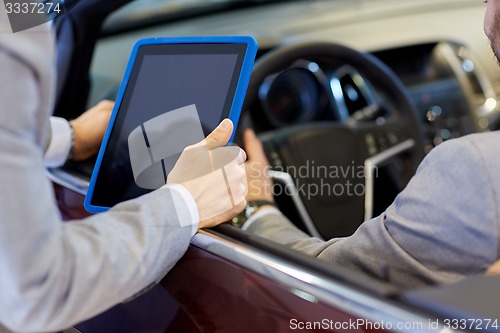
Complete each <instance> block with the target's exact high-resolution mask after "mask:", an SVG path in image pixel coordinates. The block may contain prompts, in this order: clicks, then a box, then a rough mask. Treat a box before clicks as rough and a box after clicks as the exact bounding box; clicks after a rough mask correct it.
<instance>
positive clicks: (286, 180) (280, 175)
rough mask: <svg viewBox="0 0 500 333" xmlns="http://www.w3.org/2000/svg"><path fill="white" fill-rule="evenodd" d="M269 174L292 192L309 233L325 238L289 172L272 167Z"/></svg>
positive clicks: (288, 191) (286, 190)
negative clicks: (317, 227)
mask: <svg viewBox="0 0 500 333" xmlns="http://www.w3.org/2000/svg"><path fill="white" fill-rule="evenodd" d="M268 174H269V177H271V178H272V179H273V180H275V181H277V182H280V183H282V184H284V185H285V192H286V193H287V194H290V197H291V198H292V201H293V203H294V204H295V207H296V208H297V211H298V213H299V215H300V217H301V218H302V221H303V222H304V225H305V227H306V229H307V231H308V232H309V234H310V235H311V236H314V237H317V238H319V239H321V240H323V237H322V236H321V234H320V233H319V231H318V229H316V226H315V225H314V223H313V221H312V219H311V216H310V215H309V213H308V212H307V209H306V206H305V205H304V202H303V201H302V198H301V197H300V193H299V190H298V189H297V186H295V183H294V181H293V178H292V176H291V175H290V174H289V173H288V172H284V171H276V170H272V169H271V170H269V171H268Z"/></svg>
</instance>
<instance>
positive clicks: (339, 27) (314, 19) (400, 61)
mask: <svg viewBox="0 0 500 333" xmlns="http://www.w3.org/2000/svg"><path fill="white" fill-rule="evenodd" d="M483 13H484V7H483V5H482V4H481V3H480V2H479V1H476V0H474V1H472V0H461V1H451V0H450V1H435V0H429V1H407V2H398V3H395V1H388V0H386V1H382V0H380V1H361V2H359V3H357V4H353V2H352V1H302V2H300V1H289V2H288V1H281V2H280V1H269V3H268V2H266V1H145V0H139V1H136V2H132V3H130V4H127V5H125V6H124V7H122V8H121V9H120V10H118V11H116V12H115V13H113V14H112V15H111V16H110V17H109V18H108V20H107V21H106V22H105V23H104V29H103V33H102V35H100V38H99V39H98V40H97V43H96V45H95V52H93V58H92V61H91V63H89V68H88V71H89V73H90V75H89V79H90V82H91V86H90V90H89V94H88V98H87V99H86V100H85V103H86V105H85V106H90V105H93V104H95V103H97V102H98V101H99V100H101V99H104V98H110V99H113V98H114V96H115V95H116V92H117V88H118V86H119V83H120V80H121V77H122V75H123V71H124V68H125V65H126V62H127V59H128V55H129V54H130V48H131V46H132V45H133V43H134V42H135V41H136V40H137V39H139V38H142V37H151V36H182V35H205V34H208V35H231V34H252V35H254V36H255V37H256V38H257V39H258V41H259V44H260V46H261V48H260V50H259V55H258V59H257V61H259V59H264V57H265V56H266V54H269V53H270V52H271V51H273V50H274V49H277V48H278V47H279V46H283V45H290V44H294V43H297V44H298V43H302V42H305V43H307V42H317V41H323V42H329V43H335V44H342V45H347V46H349V47H352V48H354V49H356V50H361V51H363V52H369V53H370V54H371V55H374V56H375V57H376V58H377V59H378V60H380V61H382V62H383V63H384V64H385V65H387V66H388V67H389V68H390V70H391V71H393V72H394V74H395V75H396V76H397V77H398V79H399V80H400V81H401V83H402V84H403V85H404V88H405V89H406V90H405V93H406V94H408V96H409V98H410V99H411V103H412V107H414V108H415V112H416V113H417V121H418V123H419V125H421V126H422V136H423V138H422V142H420V143H419V145H421V148H422V151H423V154H426V153H428V152H430V151H431V150H432V149H434V147H435V146H437V145H439V144H441V143H442V142H444V141H447V140H449V139H452V138H455V137H460V136H464V135H468V134H471V133H477V132H481V131H485V130H486V131H489V130H497V129H498V126H499V120H500V116H499V109H498V108H497V102H498V100H499V99H498V91H500V90H499V86H498V82H499V81H500V74H498V72H499V71H498V69H497V67H496V66H497V65H496V63H495V61H492V56H491V53H490V50H489V49H488V43H487V41H486V40H485V37H484V36H483V32H482V23H481V21H482V17H483ZM359 15H362V18H363V19H362V20H361V19H358V20H353V19H352V18H353V17H358V18H359V17H361V16H359ZM428 22H434V23H435V25H434V26H431V25H430V24H428ZM395 26H398V27H401V29H397V31H395V30H394V27H395ZM415 26H418V29H415V28H414V27H415ZM283 73H285V74H283ZM70 75H71V72H70ZM280 75H281V77H279V76H280ZM277 78H278V79H277ZM372 81H373V80H372V78H369V77H368V76H366V75H364V73H361V72H360V71H358V70H357V69H356V68H353V67H352V66H343V65H342V64H338V63H335V62H334V61H331V60H330V59H329V58H328V57H327V56H324V55H322V56H321V57H316V58H314V59H305V58H304V59H299V61H297V62H294V63H293V64H287V65H286V66H284V67H279V66H278V67H277V69H276V71H274V72H270V73H268V75H266V76H265V77H263V80H262V84H261V85H259V86H257V87H256V90H255V91H249V95H250V94H252V93H253V94H254V96H255V100H254V101H252V103H248V104H246V105H245V108H247V110H246V111H248V110H250V111H251V113H250V116H249V117H247V119H246V120H245V119H242V123H245V122H246V121H248V120H249V121H250V122H251V123H252V124H253V126H254V128H255V129H256V131H257V132H258V133H259V134H260V135H261V138H266V137H267V138H269V140H268V142H267V144H266V149H268V151H267V152H268V158H269V160H270V162H271V164H272V165H273V167H275V168H274V171H277V172H282V171H287V170H286V169H285V168H280V167H279V166H280V163H281V166H282V164H283V163H289V164H293V163H296V159H295V157H296V156H295V155H293V152H294V151H296V150H297V148H296V147H297V146H294V145H292V143H290V142H291V141H293V140H291V139H290V138H292V139H294V140H295V139H296V138H297V137H298V134H297V133H298V132H296V131H295V129H296V128H298V126H299V125H300V126H302V129H303V130H304V132H301V133H307V134H308V135H307V137H308V138H309V139H311V138H313V139H316V137H314V135H318V133H319V131H318V128H316V127H314V128H313V127H312V125H311V124H316V123H321V124H322V129H323V130H324V129H325V128H327V127H328V126H330V125H331V124H332V123H345V124H348V123H352V122H358V123H362V122H364V121H367V122H369V121H372V122H375V123H376V122H379V123H381V124H385V123H386V122H388V121H390V119H391V117H392V116H393V115H394V113H392V111H393V110H394V109H395V108H394V101H390V102H389V103H384V100H387V99H386V97H387V96H385V95H384V94H383V93H381V92H380V91H379V90H377V88H373V82H372ZM290 82H292V83H294V84H290ZM273 84H274V85H273ZM325 86H326V87H325ZM273 89H274V90H273ZM280 89H281V90H280ZM283 91H284V92H283ZM290 91H291V92H292V93H290ZM335 94H337V95H335ZM297 96H302V97H303V98H302V99H300V98H295V99H294V97H297ZM304 96H305V97H304ZM283 99H286V101H287V102H288V103H289V104H288V105H287V107H288V108H286V107H285V108H281V109H279V108H278V106H279V104H280V103H279V101H282V100H283ZM381 100H382V102H381ZM311 101H312V102H311ZM332 110H333V111H332ZM329 111H332V112H330V113H329ZM61 112H62V113H61V115H63V116H66V115H67V114H65V113H64V110H61ZM248 118H249V119H248ZM294 126H295V127H294ZM307 126H311V127H310V129H312V130H311V131H309V132H308V131H307ZM292 127H293V130H292V129H291V128H292ZM320 127H321V126H320ZM273 131H274V132H273ZM325 131H326V130H325ZM276 133H277V134H279V135H277V134H276ZM309 134H310V135H309ZM396 134H397V133H396ZM326 135H327V134H325V137H327V138H328V139H329V140H320V139H323V138H324V137H320V138H318V140H317V141H314V140H312V139H311V141H310V142H307V143H306V144H304V145H303V147H302V148H303V150H304V154H306V153H308V154H313V153H314V152H313V151H312V150H313V149H310V150H309V149H306V148H307V147H312V146H313V144H314V143H315V142H327V144H325V147H320V148H321V149H320V153H321V152H322V151H327V150H328V151H331V150H334V148H336V147H340V148H346V147H347V148H349V147H350V146H349V145H348V142H347V141H343V140H344V139H346V138H349V137H348V136H347V135H345V136H341V135H339V136H336V137H329V136H326ZM412 139H413V138H412V137H410V136H404V137H402V140H401V141H398V142H397V143H396V144H395V145H394V147H397V148H398V149H396V150H391V154H389V156H387V155H384V156H382V157H383V158H382V157H380V156H379V154H378V152H382V151H386V149H383V147H382V146H383V145H384V144H388V142H389V141H390V138H389V137H386V136H384V135H381V136H376V135H375V136H374V141H375V142H376V144H375V146H374V148H373V149H376V150H377V153H374V154H372V155H370V156H369V157H371V158H373V157H377V159H372V160H371V161H372V162H373V163H375V165H376V166H377V167H378V172H379V173H378V176H379V177H378V178H377V179H376V182H374V183H372V184H371V186H372V188H371V190H372V195H373V198H372V200H373V201H372V211H371V214H369V215H370V216H368V215H367V214H366V209H365V208H366V205H365V204H366V201H365V198H364V197H363V198H362V199H360V200H359V202H355V203H353V205H361V206H362V208H361V209H358V210H356V211H355V212H354V213H352V210H343V208H344V207H345V206H346V205H345V202H346V201H342V200H338V201H335V200H332V202H328V203H329V204H331V205H337V208H338V210H337V211H333V212H332V211H327V210H326V209H325V208H324V207H325V206H327V205H326V204H324V202H326V201H327V199H325V200H323V201H321V200H318V202H309V203H308V202H304V200H301V198H300V195H301V194H300V192H299V193H297V195H282V196H280V197H279V198H277V200H278V204H279V205H280V208H282V210H283V211H284V213H285V214H286V215H287V216H288V217H289V218H290V220H292V221H293V222H294V223H295V224H296V225H297V226H298V227H299V228H300V229H302V230H303V231H305V232H307V233H309V234H311V235H313V236H318V237H322V238H324V239H328V238H331V237H336V236H348V235H350V234H352V232H354V230H356V228H357V227H358V225H359V224H360V223H361V222H362V221H363V220H365V219H366V218H367V217H368V218H370V217H373V216H377V215H378V214H381V213H382V212H383V211H384V210H385V209H386V208H387V206H388V205H389V204H390V203H391V202H392V200H393V199H394V197H395V196H396V195H397V194H398V193H399V192H400V191H401V189H402V188H404V186H405V185H406V183H407V181H408V179H409V176H408V173H410V174H411V173H412V172H414V170H413V169H412V168H407V164H408V162H409V161H410V162H411V160H409V159H408V152H409V150H410V149H412V148H413V147H415V141H411V140H412ZM297 140H298V139H297ZM384 140H385V141H384ZM313 141H314V142H313ZM332 142H342V144H341V145H338V146H333V143H332ZM384 142H385V143H384ZM399 144H403V145H399ZM304 147H305V148H304ZM340 148H339V149H340ZM347 148H346V149H347ZM385 148H393V146H389V147H385ZM323 155H325V154H317V155H314V156H320V157H324V156H323ZM422 157H423V156H419V157H415V159H419V158H422ZM324 159H325V161H326V162H328V161H329V160H328V158H327V157H324ZM351 161H352V159H347V164H348V165H351V164H350V163H351ZM365 161H366V159H364V160H361V161H356V163H358V164H356V166H364V163H365ZM326 162H325V163H326ZM93 163H94V161H93V160H89V161H86V162H84V163H77V164H74V163H73V164H71V163H70V164H67V165H66V166H65V167H64V168H62V169H55V170H50V172H51V176H52V177H53V180H54V181H55V182H58V183H60V184H62V185H63V186H65V187H70V188H72V189H73V190H74V191H76V192H78V193H80V194H84V193H85V191H86V186H88V179H89V177H90V174H91V171H92V168H93ZM297 163H298V162H297ZM296 166H297V167H300V165H298V164H297V165H296ZM405 172H406V173H405ZM289 174H290V173H289ZM275 176H278V177H277V178H279V176H281V178H279V180H280V181H281V186H287V184H288V185H289V184H292V185H293V184H295V187H296V188H297V190H299V189H300V186H297V182H296V179H293V178H287V176H286V175H284V174H283V173H281V174H275ZM292 176H293V175H292ZM365 176H367V174H366V173H364V174H363V177H361V178H362V181H361V182H362V184H363V185H364V186H365V190H366V184H367V183H365V179H364V178H365ZM297 198H299V200H297ZM73 209H74V207H73ZM331 215H335V216H338V217H340V216H342V217H343V218H344V220H349V219H355V223H354V225H346V226H344V227H345V228H343V229H342V232H340V231H339V230H341V227H342V226H340V225H338V226H336V227H335V228H332V227H331V225H330V224H329V223H330V221H331V218H330V216H331ZM332 230H333V231H332ZM335 232H339V233H338V234H335ZM192 244H193V246H194V247H196V248H198V249H202V250H204V251H207V252H210V253H213V254H216V255H217V256H219V257H221V258H224V259H226V260H228V261H230V262H231V263H232V264H235V265H241V266H242V267H245V269H249V270H252V271H254V272H257V273H259V274H261V275H262V276H265V277H266V278H269V279H274V280H275V281H278V282H279V283H280V284H282V285H285V286H287V288H288V289H289V290H292V289H293V290H295V291H296V292H297V293H300V292H301V291H302V292H303V294H301V295H302V296H303V297H305V298H308V299H310V300H312V301H311V302H314V301H319V302H325V303H326V304H329V305H335V306H338V307H340V308H341V309H342V310H343V311H347V312H349V311H353V312H355V313H357V314H358V315H359V316H368V317H370V318H371V319H372V320H377V318H378V319H379V320H382V319H386V320H390V321H392V322H397V321H398V320H404V321H407V322H410V321H416V322H422V323H424V324H426V325H428V321H429V320H433V321H435V320H438V319H439V321H440V323H441V324H443V325H441V326H440V328H450V329H456V330H460V329H461V330H463V331H469V330H471V329H469V328H470V326H467V327H466V329H463V325H458V326H457V325H455V326H451V325H452V324H453V323H451V322H450V327H445V326H444V324H445V322H444V321H443V320H444V319H459V320H462V319H478V320H479V319H491V320H494V319H496V318H500V313H499V312H498V311H499V310H498V309H500V306H499V304H498V299H499V298H498V297H496V296H497V295H495V293H490V292H489V291H491V290H497V289H498V286H499V283H500V282H499V280H498V278H486V277H477V278H471V279H466V280H464V281H462V282H460V283H458V284H451V285H443V286H429V287H426V288H417V289H416V290H409V291H408V290H403V289H401V288H398V287H396V286H395V285H392V284H390V283H387V282H386V281H381V280H378V279H376V278H374V277H373V276H371V275H370V274H367V273H366V272H360V271H353V270H350V269H346V268H345V267H342V266H340V265H331V264H328V263H325V262H321V261H318V260H316V259H314V258H311V257H306V256H305V255H303V254H302V253H299V252H295V251H292V250H290V249H288V248H286V247H284V246H282V245H279V244H275V243H272V242H270V241H268V240H265V239H263V238H261V237H259V236H256V235H252V234H250V233H248V232H244V231H241V230H237V229H234V228H232V227H230V226H223V227H219V228H217V229H215V230H213V231H208V232H202V233H201V234H200V235H198V236H196V237H195V238H194V240H193V243H192ZM377 316H378V317H377ZM499 320H500V319H499ZM459 323H460V322H459ZM469 324H479V321H471V322H470V323H467V325H469ZM478 327H481V328H484V329H485V330H486V331H488V330H489V331H495V326H494V325H490V326H489V328H488V329H486V327H485V326H478ZM423 328H428V326H423ZM496 328H498V326H496ZM403 331H404V330H403ZM406 331H411V329H407V330H406Z"/></svg>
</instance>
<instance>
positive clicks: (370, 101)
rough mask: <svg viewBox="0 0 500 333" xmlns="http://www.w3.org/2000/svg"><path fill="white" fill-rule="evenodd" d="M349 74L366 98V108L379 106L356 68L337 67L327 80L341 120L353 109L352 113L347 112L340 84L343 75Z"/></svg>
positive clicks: (348, 66) (347, 116)
mask: <svg viewBox="0 0 500 333" xmlns="http://www.w3.org/2000/svg"><path fill="white" fill-rule="evenodd" d="M347 75H349V76H350V77H351V78H352V81H353V82H354V84H355V85H356V87H357V88H358V89H359V91H360V92H361V94H362V95H363V96H362V97H363V98H364V99H365V100H366V103H367V106H366V108H377V109H378V108H379V106H378V103H377V99H376V97H375V95H374V93H373V91H372V89H371V88H370V86H369V83H368V81H366V80H365V79H364V77H363V76H362V75H361V74H360V73H359V72H358V71H357V70H356V69H354V67H352V66H350V65H345V66H342V67H340V68H339V69H337V70H336V71H335V72H334V73H333V74H332V75H331V77H330V78H329V80H328V83H329V84H328V87H329V92H330V93H331V96H333V102H334V103H335V105H336V106H337V110H338V112H339V114H340V118H341V120H348V119H349V118H350V115H351V114H352V113H354V112H355V111H359V110H352V111H353V112H352V113H349V110H348V109H347V105H346V103H345V98H344V89H343V88H342V84H341V83H340V79H341V78H342V77H344V76H347Z"/></svg>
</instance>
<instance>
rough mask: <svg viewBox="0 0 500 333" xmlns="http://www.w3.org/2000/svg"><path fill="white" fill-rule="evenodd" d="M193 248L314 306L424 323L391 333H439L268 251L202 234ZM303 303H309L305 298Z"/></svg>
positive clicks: (375, 319)
mask: <svg viewBox="0 0 500 333" xmlns="http://www.w3.org/2000/svg"><path fill="white" fill-rule="evenodd" d="M191 244H192V245H193V246H196V247H198V248H200V249H203V250H205V251H208V252H210V253H212V254H215V255H217V256H219V257H221V258H223V259H226V260H228V261H230V262H233V263H236V264H238V265H239V266H242V267H244V268H247V269H249V270H251V271H253V272H256V273H258V274H260V275H263V276H264V277H266V278H268V279H271V280H272V281H275V282H278V283H279V284H281V285H284V286H286V287H287V288H288V289H291V290H292V291H291V292H293V290H299V291H301V292H302V293H306V294H309V295H310V298H311V302H313V303H315V302H317V301H318V300H319V301H321V302H324V303H325V304H328V305H330V306H333V307H335V308H336V309H340V310H342V311H345V312H346V313H349V314H352V315H353V316H357V317H358V318H361V319H367V320H370V321H373V322H377V323H380V322H381V321H384V323H392V325H393V327H396V325H397V323H421V325H422V327H423V328H422V329H415V328H412V329H401V330H398V329H391V331H394V332H439V331H441V330H436V331H434V330H429V328H428V322H429V319H428V318H424V317H421V316H419V315H416V314H414V313H411V312H409V311H407V310H405V309H403V308H401V307H398V306H396V305H394V304H391V303H389V302H384V301H383V300H380V299H377V298H375V297H373V296H370V295H367V294H364V293H363V292H361V291H359V290H356V289H353V288H351V287H349V286H345V285H342V284H340V283H338V282H335V281H332V280H330V279H327V278H325V277H320V276H316V275H314V274H313V273H310V272H307V271H304V270H303V269H302V268H301V267H300V266H298V265H296V264H293V263H289V262H285V261H282V260H280V259H279V258H277V257H274V256H271V255H269V254H267V253H265V252H264V251H260V250H255V249H251V248H249V247H246V246H244V244H240V243H237V242H233V241H231V240H229V239H226V238H223V237H220V236H217V235H214V234H212V233H211V232H209V231H204V230H200V231H199V232H198V233H197V234H196V235H195V236H194V237H193V238H192V239H191ZM301 298H302V299H305V298H303V297H301Z"/></svg>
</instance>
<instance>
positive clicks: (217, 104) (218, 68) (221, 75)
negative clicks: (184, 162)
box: [90, 44, 247, 207]
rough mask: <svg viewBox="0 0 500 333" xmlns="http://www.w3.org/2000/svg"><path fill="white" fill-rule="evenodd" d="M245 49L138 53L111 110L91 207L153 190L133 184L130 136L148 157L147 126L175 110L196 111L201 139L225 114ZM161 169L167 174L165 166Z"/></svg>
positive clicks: (156, 48) (153, 48)
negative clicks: (145, 149) (143, 144)
mask: <svg viewBox="0 0 500 333" xmlns="http://www.w3.org/2000/svg"><path fill="white" fill-rule="evenodd" d="M246 48H247V45H246V44H161V45H144V46H141V47H140V48H139V49H138V51H137V54H136V58H135V61H134V64H133V67H132V69H131V71H130V77H129V80H128V82H127V85H126V88H125V91H124V92H123V98H122V99H121V103H120V105H119V108H118V111H116V110H115V111H114V112H117V113H116V116H115V118H114V124H113V127H112V129H111V132H110V133H109V134H108V135H109V139H108V140H107V143H106V146H105V147H102V148H101V150H102V149H103V148H104V149H105V151H104V154H102V160H101V164H100V166H99V172H98V174H97V178H96V179H95V184H94V188H93V195H92V198H91V201H90V205H91V206H100V207H111V206H113V205H115V204H117V203H119V202H121V201H124V200H128V199H132V198H135V197H138V196H140V195H142V194H145V193H147V192H150V191H151V190H152V188H151V186H143V185H141V183H140V182H138V180H137V172H136V169H137V168H139V169H140V168H141V167H140V166H139V167H137V165H133V164H134V163H133V161H132V162H131V160H133V158H132V157H131V152H130V150H131V149H132V148H130V147H129V146H130V145H131V141H130V140H132V139H130V138H131V137H133V136H134V134H133V133H138V135H139V136H137V135H136V136H137V137H141V138H143V140H145V142H146V145H147V147H148V150H149V154H150V156H151V149H149V144H150V143H149V142H148V135H149V136H150V138H149V140H151V134H149V133H148V131H149V129H148V126H149V127H151V126H153V125H154V124H155V123H157V122H158V121H156V120H157V119H160V118H159V117H164V116H165V114H167V113H169V112H174V111H175V112H181V113H182V112H195V114H196V113H197V115H198V117H199V124H200V125H201V127H200V133H201V132H202V134H200V135H199V136H206V135H207V134H208V133H210V132H211V131H212V130H213V129H214V128H215V127H216V126H217V125H218V124H219V122H220V121H221V120H222V119H224V118H227V117H228V116H229V113H230V110H231V106H232V102H233V99H234V94H235V91H236V87H237V84H238V79H239V76H240V71H241V68H242V64H243V60H244V56H245V52H246ZM134 130H135V131H136V132H134ZM181 132H182V131H181ZM141 133H142V134H144V137H142V134H141ZM199 136H198V137H199ZM141 140H142V139H141ZM184 141H185V140H184ZM188 141H189V139H188ZM191 141H193V140H191ZM187 143H188V144H193V143H196V142H187ZM183 144H185V146H187V145H188V144H186V142H184V143H183ZM132 150H133V149H132ZM132 153H134V152H133V151H132ZM153 153H154V150H153ZM144 154H146V152H144ZM132 155H133V154H132ZM138 156H139V155H138ZM144 156H145V157H144V159H145V160H147V159H148V157H147V155H144ZM177 157H178V156H177ZM163 162H164V161H163V160H162V163H163ZM139 163H140V161H139ZM160 168H161V169H162V170H160V172H161V171H163V174H164V176H166V174H168V170H166V167H165V163H163V164H162V165H161V167H160ZM167 169H168V168H167ZM139 171H142V169H141V170H139ZM163 184H164V182H163ZM139 185H141V186H139Z"/></svg>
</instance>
